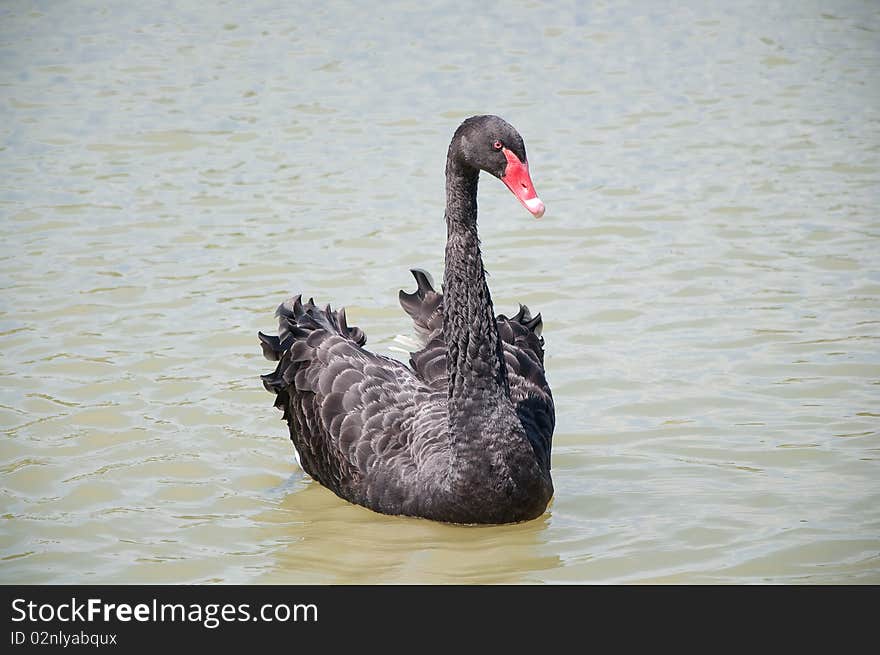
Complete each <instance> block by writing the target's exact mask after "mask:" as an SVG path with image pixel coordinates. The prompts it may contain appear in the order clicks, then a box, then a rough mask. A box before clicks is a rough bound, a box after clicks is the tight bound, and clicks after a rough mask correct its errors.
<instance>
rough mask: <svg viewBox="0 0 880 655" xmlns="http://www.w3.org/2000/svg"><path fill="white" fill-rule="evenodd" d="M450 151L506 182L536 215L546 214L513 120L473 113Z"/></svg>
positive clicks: (457, 134)
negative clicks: (511, 121) (509, 121)
mask: <svg viewBox="0 0 880 655" xmlns="http://www.w3.org/2000/svg"><path fill="white" fill-rule="evenodd" d="M449 151H450V156H451V157H455V158H456V159H458V160H459V161H460V162H461V163H463V164H465V165H467V166H470V167H471V168H476V169H479V170H483V171H486V172H487V173H489V174H490V175H494V176H495V177H497V178H498V179H499V180H501V181H502V182H504V184H505V186H507V188H508V189H510V191H511V192H512V193H513V195H514V196H516V198H517V200H519V201H520V203H522V206H523V207H525V208H526V209H528V210H529V211H530V212H531V213H532V214H533V215H534V216H535V218H541V216H543V215H544V203H543V202H541V199H540V198H539V197H538V192H537V191H535V185H534V184H532V178H531V177H530V176H529V163H528V160H527V159H526V146H525V144H524V143H523V140H522V137H521V136H520V135H519V132H517V131H516V130H515V129H514V128H513V126H512V125H511V124H510V123H508V122H507V121H505V120H504V119H502V118H499V117H498V116H471V117H470V118H468V119H467V120H466V121H465V122H464V123H462V124H461V125H460V126H459V128H458V129H457V130H456V131H455V135H454V136H453V137H452V143H451V144H450V146H449Z"/></svg>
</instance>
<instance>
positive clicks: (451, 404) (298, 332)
mask: <svg viewBox="0 0 880 655" xmlns="http://www.w3.org/2000/svg"><path fill="white" fill-rule="evenodd" d="M481 170H484V171H486V172H487V173H490V174H492V175H494V176H495V177H497V178H499V179H500V180H501V181H502V182H504V184H505V185H506V186H507V187H508V188H509V189H510V190H511V191H512V192H513V194H514V195H515V196H516V197H517V199H519V201H520V202H521V203H522V204H523V206H524V207H525V208H526V209H528V210H529V211H530V212H531V213H532V214H533V215H534V216H536V217H538V218H540V217H541V216H542V215H543V214H544V204H543V203H542V202H541V200H540V199H539V198H538V196H537V194H536V192H535V188H534V186H533V185H532V180H531V178H530V176H529V168H528V163H527V160H526V149H525V145H524V144H523V140H522V137H521V136H520V135H519V133H518V132H517V131H516V130H515V129H514V128H513V127H512V126H511V125H509V124H508V123H507V122H505V121H504V120H502V119H501V118H498V117H497V116H473V117H471V118H468V119H467V120H465V121H464V122H463V123H462V124H461V126H460V127H459V128H458V129H457V130H456V131H455V134H454V136H453V137H452V142H451V143H450V145H449V152H448V155H447V158H446V225H447V242H446V267H445V271H444V275H443V293H442V294H441V293H438V292H437V291H435V290H434V288H433V286H432V283H431V280H430V277H429V276H428V275H427V274H426V273H425V272H423V271H420V270H413V271H412V273H413V275H414V276H415V278H416V283H417V285H418V288H417V290H416V291H415V292H414V293H405V292H404V291H401V292H400V304H401V305H402V306H403V309H404V310H405V311H406V313H407V314H409V315H410V316H411V317H412V319H413V322H414V323H415V327H416V331H417V332H418V333H419V335H420V336H421V337H422V338H423V339H424V346H423V347H422V348H421V350H418V351H416V352H413V353H411V358H410V366H409V367H407V366H405V365H404V364H403V363H401V362H399V361H397V360H395V359H391V358H389V357H384V356H382V355H376V354H374V353H371V352H369V351H367V350H365V349H364V344H365V343H366V340H367V339H366V336H365V335H364V333H363V331H361V330H360V329H359V328H357V327H349V326H348V325H347V323H346V320H345V310H344V309H340V310H339V311H331V309H330V306H329V305H327V306H326V307H325V308H323V309H321V308H318V307H317V306H316V305H315V304H314V302H313V301H311V300H310V301H309V302H307V303H303V302H302V300H301V297H300V296H296V297H293V298H291V299H289V300H287V301H286V302H284V303H283V304H282V305H281V306H280V307H279V308H278V311H277V313H276V316H278V317H279V328H278V336H277V337H274V336H267V335H265V334H263V333H260V335H259V336H260V341H261V343H262V347H263V354H264V355H265V356H266V358H267V359H270V360H272V361H277V362H278V366H277V368H276V369H275V371H274V372H273V373H271V374H269V375H264V376H263V384H264V386H265V387H266V389H268V390H269V391H271V392H273V393H275V394H276V395H277V398H276V400H275V406H276V407H278V408H280V409H281V410H283V412H284V420H286V421H287V424H288V426H289V428H290V438H291V440H292V441H293V445H294V448H295V449H296V451H297V455H298V457H297V459H298V460H299V462H300V464H301V466H302V468H303V469H304V470H305V471H306V472H307V473H308V474H309V475H310V476H311V477H312V478H314V479H315V480H317V481H318V482H320V483H321V484H322V485H324V486H325V487H327V488H329V489H330V490H331V491H333V492H334V493H336V494H337V495H338V496H340V497H341V498H344V499H345V500H348V501H350V502H352V503H356V504H359V505H363V506H364V507H368V508H370V509H372V510H375V511H377V512H382V513H384V514H403V515H408V516H419V517H424V518H428V519H433V520H436V521H444V522H448V523H512V522H517V521H525V520H528V519H533V518H535V517H537V516H540V515H541V514H542V513H543V512H544V510H545V509H546V508H547V503H548V502H549V501H550V498H551V496H552V495H553V483H552V481H551V479H550V445H551V438H552V435H553V427H554V424H555V412H554V407H553V398H552V396H551V394H550V388H549V386H548V384H547V380H546V379H545V376H544V349H543V345H544V340H543V338H542V337H541V315H540V314H538V315H536V316H535V317H532V316H531V315H530V313H529V310H528V308H527V307H525V306H523V305H521V306H520V309H519V312H518V313H517V314H516V315H515V316H513V317H511V318H507V317H506V316H504V315H499V316H497V317H496V316H495V314H494V311H493V308H492V299H491V297H490V295H489V287H488V286H487V284H486V273H485V270H484V268H483V259H482V256H481V254H480V242H479V239H478V237H477V180H478V178H479V174H480V171H481Z"/></svg>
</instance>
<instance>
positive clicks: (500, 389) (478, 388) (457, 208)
mask: <svg viewBox="0 0 880 655" xmlns="http://www.w3.org/2000/svg"><path fill="white" fill-rule="evenodd" d="M478 178H479V171H478V170H475V169H473V168H469V167H466V166H465V165H463V164H460V163H457V162H456V161H455V160H454V159H452V158H450V159H449V160H448V161H447V165H446V225H447V241H446V267H445V271H444V274H443V332H444V335H445V338H446V347H447V355H446V370H447V373H448V374H449V415H450V421H451V422H452V423H453V424H455V425H458V426H459V427H465V426H466V425H467V424H468V423H470V422H471V421H472V420H475V419H478V418H479V417H478V416H476V415H477V414H483V415H485V414H487V413H488V414H491V413H492V412H493V410H494V409H495V408H496V407H497V406H498V404H499V403H500V402H509V398H510V387H509V383H508V380H507V367H506V365H505V364H504V355H503V350H502V345H501V340H500V338H499V336H498V327H497V325H496V323H495V313H494V309H493V307H492V297H491V296H490V295H489V287H488V285H487V284H486V271H485V270H484V269H483V257H482V255H481V254H480V240H479V238H478V237H477V180H478Z"/></svg>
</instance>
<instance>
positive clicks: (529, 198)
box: [501, 148, 544, 218]
mask: <svg viewBox="0 0 880 655" xmlns="http://www.w3.org/2000/svg"><path fill="white" fill-rule="evenodd" d="M501 152H503V153H504V156H505V157H507V168H505V169H504V177H502V178H501V181H502V182H504V184H505V185H506V186H507V188H508V189H510V190H511V191H512V192H513V195H515V196H516V198H517V200H519V201H520V202H521V203H522V206H523V207H525V208H526V209H528V210H529V211H530V212H531V213H532V214H533V215H534V216H535V218H541V217H542V216H543V215H544V203H543V202H541V199H540V198H539V197H538V192H537V191H535V185H534V184H532V178H531V177H530V176H529V165H528V164H527V163H526V162H521V161H520V160H519V157H517V156H516V155H515V154H513V153H512V152H511V151H510V150H508V149H507V148H502V149H501Z"/></svg>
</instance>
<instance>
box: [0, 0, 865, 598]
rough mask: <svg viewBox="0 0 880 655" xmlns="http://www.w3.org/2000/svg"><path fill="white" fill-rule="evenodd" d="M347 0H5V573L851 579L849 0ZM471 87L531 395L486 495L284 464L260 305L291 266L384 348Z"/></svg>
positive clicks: (861, 453) (858, 533)
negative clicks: (449, 504) (541, 486)
mask: <svg viewBox="0 0 880 655" xmlns="http://www.w3.org/2000/svg"><path fill="white" fill-rule="evenodd" d="M281 4H282V5H283V3H281ZM361 5H363V3H339V2H334V3H329V5H328V6H327V7H326V8H324V9H313V8H309V9H306V8H302V7H296V6H288V5H283V6H278V3H265V2H264V3H260V2H256V3H233V2H228V3H216V4H214V3H194V2H189V3H187V2H175V3H166V4H161V5H159V4H158V3H140V4H137V3H135V4H133V3H123V2H111V3H107V2H102V3H94V4H92V3H86V2H68V3H64V2H52V3H48V2H47V3H31V2H23V1H16V2H4V3H3V5H2V7H0V89H2V102H0V118H2V126H0V134H2V150H0V180H2V181H0V216H2V223H0V225H2V230H3V232H2V245H0V285H2V296H0V375H2V387H0V427H2V430H3V439H2V442H0V443H2V446H0V447H2V458H0V461H2V469H0V475H2V490H3V491H2V494H0V513H2V518H3V521H2V524H0V558H2V559H0V562H2V563H0V581H2V582H4V583H20V582H27V583H62V582H71V583H108V582H113V583H116V582H127V583H135V582H185V583H202V582H226V583H239V582H254V583H282V582H283V583H310V582H317V583H371V582H383V583H385V582H391V583H398V582H407V583H409V582H473V583H485V582H587V583H606V582H616V583H619V582H624V583H630V582H699V583H702V582H722V583H755V582H764V581H769V582H774V583H801V582H812V583H829V582H850V583H852V582H873V583H877V582H880V463H878V452H880V435H878V418H880V403H878V402H877V401H878V390H880V387H878V385H880V348H878V345H880V344H878V341H880V315H878V311H877V310H878V303H880V273H878V270H880V266H878V255H877V253H878V249H880V220H878V219H880V216H878V207H880V7H878V5H877V3H875V2H871V1H868V0H866V1H864V2H832V3H828V2H824V3H820V2H797V3H794V2H791V3H777V4H775V5H773V6H771V7H767V6H766V3H759V2H718V3H705V2H692V3H690V2H689V3H685V4H683V5H681V6H676V7H674V8H673V7H670V6H669V5H668V3H652V2H608V3H592V2H591V3H587V2H583V3H580V2H572V3H559V2H546V3H544V2H520V3H496V4H491V3H488V4H487V5H486V6H485V7H484V8H482V9H478V10H474V9H473V7H472V6H471V5H470V4H465V3H461V4H457V3H448V2H446V3H427V4H426V3H418V4H416V3H411V4H410V3H403V2H399V3H391V4H389V5H388V6H387V7H386V8H384V9H383V10H382V11H381V12H376V11H375V10H374V9H373V8H371V6H368V5H363V6H361ZM474 113H498V114H501V115H503V116H505V117H506V118H507V119H508V120H510V121H511V122H512V123H513V124H514V125H515V126H516V127H517V128H518V129H519V130H520V132H521V133H522V134H523V136H524V137H525V140H526V144H527V147H528V149H529V155H530V156H529V159H530V163H531V169H532V177H533V179H534V181H535V184H536V186H537V188H538V191H539V192H540V194H541V196H542V198H543V199H544V200H545V202H546V203H547V207H548V211H547V214H546V216H545V217H544V218H543V219H541V220H540V221H536V220H534V219H532V218H531V217H530V216H529V215H528V214H527V213H526V212H525V211H524V210H523V209H522V208H521V207H520V206H519V205H518V203H516V201H515V200H514V199H513V198H512V197H510V194H509V192H508V191H507V190H506V189H504V188H503V186H502V185H501V184H499V183H497V181H495V180H492V179H486V180H484V181H483V184H482V185H481V190H480V193H481V196H480V211H481V213H480V229H481V236H482V239H483V246H484V254H485V259H486V266H487V268H488V269H489V270H490V272H491V278H490V285H491V288H492V291H493V294H494V299H495V303H496V307H497V309H498V311H502V312H508V313H509V312H510V311H511V310H514V309H515V307H516V303H517V302H518V301H522V302H526V303H528V304H529V306H530V307H531V308H532V309H533V310H535V311H541V312H542V313H543V315H544V317H545V337H546V341H547V348H548V359H547V365H548V375H549V379H550V381H551V385H552V387H553V390H554V394H555V398H556V401H557V406H558V425H557V431H556V435H555V441H554V453H553V475H554V482H555V485H556V496H555V499H554V501H553V503H552V505H551V507H550V509H549V510H548V512H547V513H546V514H545V515H544V516H543V517H541V518H540V519H538V520H535V521H532V522H529V523H525V524H521V525H513V526H501V527H484V528H468V527H458V526H447V525H439V524H433V523H430V522H427V521H422V520H416V519H405V518H394V517H385V516H380V515H377V514H374V513H371V512H369V511H367V510H364V509H361V508H358V507H355V506H352V505H349V504H346V503H345V502H343V501H341V500H339V499H338V498H336V497H335V496H334V495H333V494H332V493H330V492H328V491H327V490H325V489H323V488H322V487H320V486H319V485H317V484H315V483H313V482H310V481H309V480H308V478H307V477H305V476H303V475H302V473H301V472H300V471H299V469H298V468H297V466H296V464H295V463H294V461H293V452H292V447H291V445H290V443H289V441H288V440H287V438H286V436H285V435H286V427H285V426H284V424H283V423H282V422H281V421H280V418H279V414H278V413H277V412H276V411H275V410H274V409H273V408H272V407H271V403H272V398H271V396H270V395H269V394H267V393H266V392H265V391H264V390H263V389H262V387H261V385H260V380H259V377H258V376H259V374H260V373H263V372H266V371H268V370H270V368H271V365H270V364H269V363H268V362H265V361H264V360H263V359H262V357H261V355H260V349H259V347H258V344H257V341H256V332H257V330H260V329H263V330H272V329H273V327H274V321H273V318H272V313H273V311H274V309H275V307H276V305H277V304H278V303H279V302H280V301H281V300H282V299H284V298H285V297H286V296H287V295H289V294H290V293H293V292H305V293H306V294H307V295H314V296H315V298H316V300H318V301H320V302H327V301H330V302H332V303H333V305H334V306H339V305H344V306H346V307H347V309H348V315H349V319H350V322H351V323H352V324H356V325H360V326H362V327H363V328H364V329H365V330H366V332H367V335H368V338H369V345H370V346H371V347H372V348H374V349H376V350H378V351H380V352H384V353H388V352H389V350H390V348H391V347H392V345H393V337H394V336H395V335H396V334H399V333H405V332H407V330H408V325H407V321H406V320H405V316H404V314H403V312H402V310H400V309H399V307H398V305H397V300H396V298H397V291H398V289H400V288H402V287H403V288H408V289H411V288H413V282H412V280H411V278H410V277H409V274H408V272H407V269H408V268H410V267H413V266H419V267H424V268H427V269H429V270H431V271H433V273H434V275H435V277H436V278H438V279H439V277H440V274H441V271H442V264H443V262H442V256H443V243H444V238H445V228H444V225H443V221H442V216H443V202H444V196H443V165H444V159H445V154H446V146H447V144H448V141H449V137H450V135H451V133H452V131H453V130H454V128H455V127H456V126H457V125H458V123H459V122H460V121H461V119H463V118H464V117H466V116H468V115H471V114H474Z"/></svg>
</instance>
